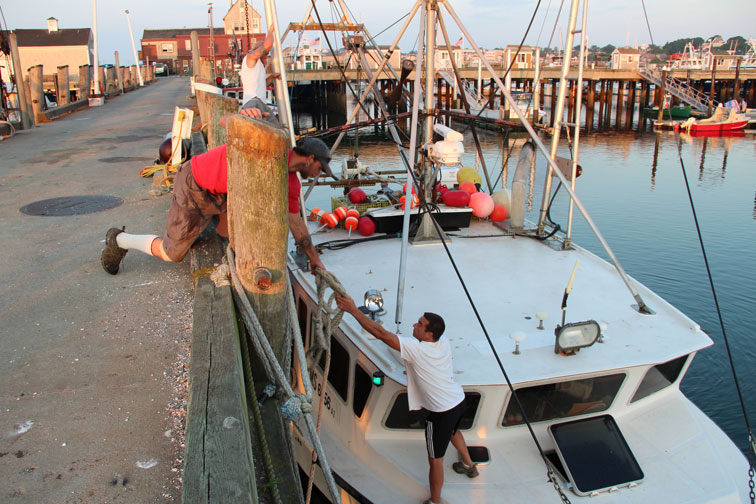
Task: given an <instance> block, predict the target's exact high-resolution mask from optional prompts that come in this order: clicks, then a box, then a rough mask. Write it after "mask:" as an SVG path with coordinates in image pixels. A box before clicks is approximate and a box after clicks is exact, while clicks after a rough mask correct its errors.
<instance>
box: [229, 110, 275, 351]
mask: <svg viewBox="0 0 756 504" xmlns="http://www.w3.org/2000/svg"><path fill="white" fill-rule="evenodd" d="M288 147H289V139H288V135H287V134H286V132H285V131H284V130H282V129H280V128H276V127H273V126H271V125H269V124H268V123H266V122H264V121H258V120H255V119H250V118H248V117H244V116H242V115H233V116H231V117H230V118H229V119H228V151H227V159H228V232H229V241H230V244H231V248H233V249H234V252H235V254H236V271H237V273H238V275H239V280H240V281H241V284H242V285H243V286H244V290H245V291H246V293H247V297H248V298H249V300H250V302H251V303H252V306H253V308H254V309H255V312H256V313H257V316H258V318H259V320H260V323H261V325H262V327H263V330H264V332H265V334H266V336H267V338H268V341H270V344H271V346H272V347H273V351H274V353H275V355H276V357H277V358H278V361H279V362H280V363H282V364H283V362H284V358H283V356H284V351H285V350H286V349H284V341H285V339H286V337H285V335H286V328H287V322H288V321H287V317H286V310H284V309H282V307H284V306H286V282H287V281H288V275H287V274H286V248H287V243H288V235H289V229H288V204H287V201H288V170H287V163H286V151H287V149H288ZM266 273H267V274H266Z"/></svg>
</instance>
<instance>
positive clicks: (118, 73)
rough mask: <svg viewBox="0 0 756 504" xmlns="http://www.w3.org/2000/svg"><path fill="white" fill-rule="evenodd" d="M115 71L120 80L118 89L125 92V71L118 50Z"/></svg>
mask: <svg viewBox="0 0 756 504" xmlns="http://www.w3.org/2000/svg"><path fill="white" fill-rule="evenodd" d="M113 68H115V71H116V79H117V80H118V91H120V92H121V93H123V72H122V71H121V70H122V69H121V59H120V58H119V57H118V51H116V52H115V67H113Z"/></svg>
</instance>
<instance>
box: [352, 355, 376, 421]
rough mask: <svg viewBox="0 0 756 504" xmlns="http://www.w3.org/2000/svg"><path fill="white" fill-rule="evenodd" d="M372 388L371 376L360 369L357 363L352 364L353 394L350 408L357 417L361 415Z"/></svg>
mask: <svg viewBox="0 0 756 504" xmlns="http://www.w3.org/2000/svg"><path fill="white" fill-rule="evenodd" d="M371 390H373V377H372V376H370V373H368V372H367V371H365V370H364V369H362V366H360V365H359V364H355V365H354V395H353V397H352V410H354V414H355V416H356V417H357V418H359V417H361V416H362V412H363V411H364V410H365V405H366V404H367V400H368V397H370V391H371Z"/></svg>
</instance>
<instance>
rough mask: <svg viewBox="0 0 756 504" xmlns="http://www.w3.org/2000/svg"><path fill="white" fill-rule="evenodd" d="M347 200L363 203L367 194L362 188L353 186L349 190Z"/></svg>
mask: <svg viewBox="0 0 756 504" xmlns="http://www.w3.org/2000/svg"><path fill="white" fill-rule="evenodd" d="M348 196H349V201H351V202H352V203H355V204H359V203H364V202H366V201H367V194H365V191H363V190H362V189H360V188H358V187H355V188H353V189H352V190H351V191H349V194H348Z"/></svg>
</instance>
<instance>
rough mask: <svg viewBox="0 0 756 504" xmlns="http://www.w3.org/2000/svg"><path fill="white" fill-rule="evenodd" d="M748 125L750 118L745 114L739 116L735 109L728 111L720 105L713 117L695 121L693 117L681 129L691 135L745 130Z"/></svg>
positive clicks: (681, 125)
mask: <svg viewBox="0 0 756 504" xmlns="http://www.w3.org/2000/svg"><path fill="white" fill-rule="evenodd" d="M728 111H729V112H728ZM747 124H748V117H747V116H746V115H745V114H739V113H738V112H737V111H735V110H734V109H728V108H726V107H723V106H721V105H719V106H718V107H717V109H716V110H715V111H714V115H713V116H711V117H708V118H706V119H695V118H693V117H691V118H690V119H688V120H687V121H685V122H683V123H682V124H680V128H681V129H683V130H685V131H688V132H689V133H701V132H721V131H733V130H741V129H744V128H745V127H746V125H747Z"/></svg>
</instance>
